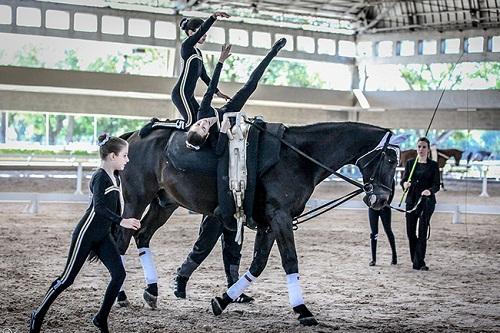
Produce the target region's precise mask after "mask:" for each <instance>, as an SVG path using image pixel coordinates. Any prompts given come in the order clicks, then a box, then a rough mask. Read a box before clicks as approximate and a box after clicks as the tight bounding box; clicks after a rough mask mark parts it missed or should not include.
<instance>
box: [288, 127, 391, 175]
mask: <svg viewBox="0 0 500 333" xmlns="http://www.w3.org/2000/svg"><path fill="white" fill-rule="evenodd" d="M289 133H290V136H291V140H292V141H293V142H294V143H295V144H296V146H297V148H299V149H300V150H302V151H304V152H305V153H306V154H308V155H309V156H311V157H312V158H314V159H316V160H318V161H320V162H321V163H323V164H325V165H327V166H328V167H330V168H331V169H333V170H338V169H339V168H341V167H342V166H344V165H346V164H354V163H355V162H356V160H357V159H358V158H359V157H361V156H363V155H364V154H366V153H367V152H369V151H370V150H372V149H374V148H375V147H376V145H377V144H378V143H379V142H380V140H381V138H382V137H383V136H384V133H385V130H384V129H382V128H378V127H372V126H367V125H364V124H357V123H326V124H317V125H312V126H304V127H295V128H291V129H290V131H289ZM312 171H313V172H315V178H317V179H319V181H320V180H322V179H324V178H326V177H327V176H328V175H330V172H328V171H326V170H324V169H323V168H321V167H319V166H315V170H312Z"/></svg>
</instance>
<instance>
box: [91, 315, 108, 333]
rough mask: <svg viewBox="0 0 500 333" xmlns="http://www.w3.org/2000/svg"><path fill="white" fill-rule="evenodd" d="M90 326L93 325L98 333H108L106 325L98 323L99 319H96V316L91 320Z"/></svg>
mask: <svg viewBox="0 0 500 333" xmlns="http://www.w3.org/2000/svg"><path fill="white" fill-rule="evenodd" d="M92 324H94V326H95V327H97V328H98V329H99V332H101V333H109V329H108V323H107V322H102V321H100V320H99V318H97V316H95V317H94V318H92Z"/></svg>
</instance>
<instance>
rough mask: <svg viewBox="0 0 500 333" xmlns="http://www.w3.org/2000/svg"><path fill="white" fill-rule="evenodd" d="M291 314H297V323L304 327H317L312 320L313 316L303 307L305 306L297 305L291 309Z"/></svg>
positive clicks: (316, 323) (315, 322) (316, 322)
mask: <svg viewBox="0 0 500 333" xmlns="http://www.w3.org/2000/svg"><path fill="white" fill-rule="evenodd" d="M293 312H295V313H298V314H299V318H298V319H299V322H300V323H301V324H302V325H304V326H315V325H318V321H317V320H316V318H314V316H313V314H312V313H311V311H309V309H308V308H307V307H306V306H305V304H301V305H297V306H295V307H294V308H293Z"/></svg>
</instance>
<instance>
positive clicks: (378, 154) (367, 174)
mask: <svg viewBox="0 0 500 333" xmlns="http://www.w3.org/2000/svg"><path fill="white" fill-rule="evenodd" d="M391 142H394V144H392V143H391ZM399 154H400V151H399V146H398V145H397V144H396V141H393V140H391V133H390V132H388V134H387V135H385V136H384V138H383V139H382V141H381V142H380V144H379V145H377V147H375V148H374V149H372V150H370V151H369V152H368V153H366V154H364V155H363V156H361V157H360V158H358V160H357V161H356V166H357V167H358V168H359V170H360V171H361V173H362V175H363V184H364V186H363V190H364V191H365V196H364V198H363V201H364V202H365V203H366V205H367V206H368V207H370V208H373V209H376V210H378V209H381V208H383V207H384V206H386V205H387V204H389V203H390V198H392V192H393V191H394V186H393V185H394V175H395V173H396V167H397V166H398V163H399Z"/></svg>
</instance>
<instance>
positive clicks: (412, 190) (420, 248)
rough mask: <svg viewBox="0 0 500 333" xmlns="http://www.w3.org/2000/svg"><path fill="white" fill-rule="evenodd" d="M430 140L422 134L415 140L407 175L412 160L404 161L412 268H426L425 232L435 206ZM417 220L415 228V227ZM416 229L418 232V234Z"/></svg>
mask: <svg viewBox="0 0 500 333" xmlns="http://www.w3.org/2000/svg"><path fill="white" fill-rule="evenodd" d="M429 153H430V143H429V140H428V139H427V138H425V137H422V138H420V139H418V142H417V154H418V156H417V164H416V166H415V170H414V171H413V175H412V177H411V179H410V173H411V170H412V167H413V164H414V162H415V159H411V160H409V161H407V162H406V166H405V172H404V175H403V178H402V179H401V186H402V187H403V189H404V190H407V191H408V195H407V197H406V210H407V211H409V212H408V213H406V233H407V235H408V241H409V244H410V256H411V261H412V263H413V269H417V270H421V271H428V270H429V267H428V266H427V265H426V263H425V253H426V250H427V232H428V230H429V225H430V222H431V216H432V213H434V208H435V207H436V196H435V193H436V192H437V191H439V187H440V177H439V166H438V164H437V162H435V161H433V160H431V159H430V158H429ZM417 224H418V229H417ZM417 230H418V234H417Z"/></svg>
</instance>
